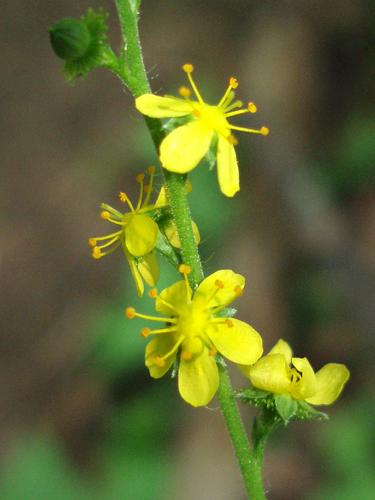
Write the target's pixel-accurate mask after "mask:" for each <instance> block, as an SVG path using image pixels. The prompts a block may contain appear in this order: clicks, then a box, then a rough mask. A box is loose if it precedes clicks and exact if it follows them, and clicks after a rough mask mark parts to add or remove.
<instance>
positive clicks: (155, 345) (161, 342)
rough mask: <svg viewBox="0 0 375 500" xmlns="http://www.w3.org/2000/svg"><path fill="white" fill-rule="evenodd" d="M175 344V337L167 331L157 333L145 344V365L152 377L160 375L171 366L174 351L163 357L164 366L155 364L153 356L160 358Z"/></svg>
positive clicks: (174, 355) (174, 357) (174, 356)
mask: <svg viewBox="0 0 375 500" xmlns="http://www.w3.org/2000/svg"><path fill="white" fill-rule="evenodd" d="M175 344H176V339H175V337H174V336H173V335H171V334H169V333H164V334H160V335H157V336H156V337H155V338H153V339H152V340H151V341H150V342H149V343H148V344H147V346H146V351H145V365H146V366H147V368H148V369H149V372H150V375H151V377H152V378H160V377H162V376H163V375H164V374H165V373H167V371H168V370H169V368H170V367H171V366H172V364H173V362H174V360H175V359H176V353H175V352H174V353H173V354H171V355H170V356H168V357H167V358H166V359H165V365H164V366H159V365H158V364H156V363H155V358H156V357H160V358H162V357H163V356H165V355H166V354H167V353H168V352H169V351H170V350H171V349H173V346H174V345H175Z"/></svg>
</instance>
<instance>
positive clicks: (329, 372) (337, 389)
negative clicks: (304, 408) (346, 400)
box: [306, 363, 350, 405]
mask: <svg viewBox="0 0 375 500" xmlns="http://www.w3.org/2000/svg"><path fill="white" fill-rule="evenodd" d="M315 375H316V380H317V383H318V388H317V391H316V393H315V394H314V395H313V396H312V397H310V398H307V399H306V401H307V402H308V403H311V404H313V405H330V404H331V403H333V402H334V401H336V399H337V398H338V397H339V395H340V393H341V391H342V390H343V388H344V385H345V384H346V382H347V381H348V380H349V377H350V372H349V370H348V369H347V367H346V366H345V365H342V364H339V363H328V365H325V366H323V368H321V369H320V370H319V371H318V372H317V373H316V374H315Z"/></svg>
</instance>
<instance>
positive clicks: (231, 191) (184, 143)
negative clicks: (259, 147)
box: [135, 64, 269, 196]
mask: <svg viewBox="0 0 375 500" xmlns="http://www.w3.org/2000/svg"><path fill="white" fill-rule="evenodd" d="M182 69H183V70H184V72H185V73H186V74H187V77H188V79H189V83H190V86H191V88H192V90H193V93H194V94H195V97H196V100H193V99H191V98H190V97H191V90H190V89H189V88H188V87H181V88H180V92H179V93H180V95H181V98H177V97H173V96H164V97H161V96H157V95H154V94H144V95H142V96H140V97H138V98H137V99H136V101H135V105H136V108H137V109H138V110H139V111H140V112H141V113H143V114H144V115H146V116H150V117H153V118H177V117H185V116H186V117H188V118H189V119H190V121H188V122H187V123H185V124H184V125H181V126H179V127H177V128H176V129H174V130H173V131H172V132H171V133H170V134H168V135H167V137H166V138H165V139H164V140H163V141H162V143H161V146H160V161H161V163H162V165H163V167H164V168H166V169H167V170H170V171H171V172H177V173H180V174H182V173H186V172H189V171H190V170H192V169H193V168H195V167H196V166H197V165H198V163H199V162H200V161H201V160H202V158H203V157H204V156H205V155H206V153H207V152H208V150H209V148H210V146H211V144H212V140H213V139H214V138H217V173H218V180H219V184H220V189H221V191H222V192H223V193H224V194H225V195H226V196H234V195H235V194H236V192H237V191H239V189H240V186H239V172H238V165H237V158H236V152H235V149H234V146H235V145H236V144H237V139H236V138H235V137H234V136H233V134H232V131H239V132H250V133H253V134H261V135H268V133H269V130H268V128H267V127H261V128H260V129H250V128H246V127H240V126H237V125H232V124H231V123H229V121H228V118H231V117H234V116H238V115H242V114H245V113H255V112H256V111H257V107H256V106H255V104H254V103H253V102H249V103H248V104H247V105H246V107H244V108H242V102H241V101H238V100H234V97H235V93H234V90H235V89H236V88H237V86H238V82H237V80H236V79H235V78H233V77H231V78H230V79H229V85H228V88H227V90H226V91H225V93H224V95H223V97H222V98H221V99H220V101H219V102H218V103H217V104H216V105H210V104H207V103H206V102H205V101H204V100H203V98H202V96H201V94H200V92H199V90H198V88H197V86H196V84H195V82H194V80H193V77H192V73H193V70H194V68H193V65H192V64H184V65H183V67H182ZM239 108H241V109H239Z"/></svg>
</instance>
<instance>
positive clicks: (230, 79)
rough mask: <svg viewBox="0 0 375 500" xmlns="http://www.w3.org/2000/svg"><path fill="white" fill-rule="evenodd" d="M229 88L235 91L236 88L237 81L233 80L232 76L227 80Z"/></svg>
mask: <svg viewBox="0 0 375 500" xmlns="http://www.w3.org/2000/svg"><path fill="white" fill-rule="evenodd" d="M229 86H230V87H232V89H236V88H237V87H238V80H237V78H234V76H231V77H230V78H229Z"/></svg>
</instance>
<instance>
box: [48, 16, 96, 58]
mask: <svg viewBox="0 0 375 500" xmlns="http://www.w3.org/2000/svg"><path fill="white" fill-rule="evenodd" d="M49 34H50V39H51V45H52V48H53V50H54V51H55V54H56V55H57V56H58V57H60V58H61V59H64V60H69V59H78V58H80V57H82V56H84V55H85V54H86V52H87V51H88V49H89V47H90V43H91V34H90V31H89V29H88V27H87V25H86V23H85V22H83V21H81V20H78V19H71V18H67V19H63V20H62V21H59V22H58V23H56V24H55V25H54V26H52V28H50V30H49Z"/></svg>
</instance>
